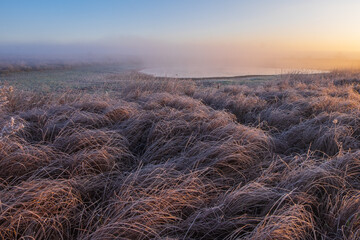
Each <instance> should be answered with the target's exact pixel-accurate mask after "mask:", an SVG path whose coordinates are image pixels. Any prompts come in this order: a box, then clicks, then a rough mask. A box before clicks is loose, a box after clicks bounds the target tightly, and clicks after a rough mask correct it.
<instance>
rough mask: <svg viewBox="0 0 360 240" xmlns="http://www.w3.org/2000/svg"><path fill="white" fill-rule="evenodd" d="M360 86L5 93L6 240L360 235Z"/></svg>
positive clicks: (147, 84) (293, 81) (161, 82)
mask: <svg viewBox="0 0 360 240" xmlns="http://www.w3.org/2000/svg"><path fill="white" fill-rule="evenodd" d="M359 79H360V77H359V76H358V75H357V74H356V73H348V72H333V73H330V74H323V75H289V76H283V79H282V80H280V81H274V82H271V83H267V84H263V85H260V86H253V87H249V86H235V85H233V86H219V87H214V88H213V87H206V86H203V85H201V83H199V82H196V81H190V80H171V79H144V76H142V75H139V76H136V77H135V79H134V80H132V81H128V80H126V81H124V82H122V83H125V84H124V85H119V86H118V88H117V91H114V92H112V93H107V94H100V93H92V94H87V93H82V94H81V95H80V96H79V94H77V93H75V92H68V93H53V94H51V95H49V94H47V95H39V94H35V93H32V92H19V91H17V90H14V91H12V90H11V91H10V90H9V91H8V90H6V89H5V88H4V90H3V91H2V92H1V94H2V97H1V98H0V99H1V113H2V115H1V117H0V129H2V131H1V136H0V169H1V170H0V238H1V239H358V238H359V237H360V215H359V211H360V201H359V197H360V180H359V176H360V130H359V127H358V126H359V122H360V109H359V106H360V94H359V90H360V80H359ZM152 80H153V81H152ZM121 86H122V87H121Z"/></svg>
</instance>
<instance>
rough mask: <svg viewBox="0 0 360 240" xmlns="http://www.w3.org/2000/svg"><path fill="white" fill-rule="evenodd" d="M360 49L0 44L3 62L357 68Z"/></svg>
mask: <svg viewBox="0 0 360 240" xmlns="http://www.w3.org/2000/svg"><path fill="white" fill-rule="evenodd" d="M359 59H360V57H359V54H354V53H351V54H347V53H346V52H345V53H344V52H330V51H328V52H327V51H322V52H315V51H310V50H306V49H305V50H302V51H300V50H296V49H281V47H280V46H276V45H271V44H270V43H266V42H257V43H252V42H230V41H229V42H226V41H212V42H211V41H207V43H204V42H202V41H198V42H197V41H192V42H191V43H186V42H181V43H180V42H170V41H167V42H165V41H161V40H152V39H143V38H137V37H133V38H132V37H123V38H118V39H111V40H102V41H98V42H92V43H62V44H55V43H33V44H21V43H11V44H10V43H9V44H0V61H1V62H2V63H4V62H17V61H28V62H32V61H33V62H63V63H92V62H126V61H131V62H136V63H137V64H139V67H140V68H173V67H178V68H183V69H186V68H196V67H199V68H203V69H204V68H208V69H211V68H232V69H236V68H257V67H261V68H284V69H290V68H293V69H318V70H330V69H335V68H358V67H359V66H360V64H359V63H360V61H359Z"/></svg>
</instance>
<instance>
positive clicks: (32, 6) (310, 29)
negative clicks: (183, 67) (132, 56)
mask: <svg viewBox="0 0 360 240" xmlns="http://www.w3.org/2000/svg"><path fill="white" fill-rule="evenodd" d="M359 11H360V1H356V0H343V1H338V0H311V1H310V0H302V1H297V0H287V1H285V0H254V1H243V0H237V1H236V0H181V1H180V0H177V1H176V0H118V1H116V0H97V1H96V0H77V1H75V0H72V1H70V0H61V1H60V0H31V1H30V0H0V32H1V34H0V47H1V46H8V45H9V44H12V45H14V44H15V45H16V44H20V45H21V44H22V45H26V44H36V46H41V45H51V44H53V45H56V44H58V45H59V44H62V45H64V44H65V45H66V44H68V45H71V44H72V45H76V46H79V45H86V44H90V45H91V44H98V45H99V44H100V45H101V44H102V45H108V46H110V47H111V46H113V45H114V43H117V45H123V49H124V48H125V49H127V50H128V51H131V49H130V47H132V48H133V50H134V51H142V50H145V51H150V50H151V49H154V46H156V47H157V49H156V51H160V50H159V49H160V47H161V46H162V45H164V46H167V47H168V48H167V49H166V50H164V51H168V50H169V49H174V46H177V45H181V46H184V45H186V46H188V48H187V51H188V52H191V51H193V49H195V50H196V49H197V47H198V46H201V47H202V50H203V52H206V51H208V49H211V51H213V52H214V53H213V55H214V56H215V55H216V54H219V53H220V52H225V53H226V55H229V54H230V55H231V54H232V53H233V54H234V55H241V54H244V52H246V51H247V52H246V54H252V55H259V54H263V55H266V54H267V55H275V54H277V55H281V54H282V55H284V53H286V54H288V55H294V54H300V53H301V54H303V53H307V54H308V53H316V52H321V53H332V54H337V55H339V54H340V55H341V54H349V53H353V52H356V53H358V52H360V31H358V26H359V24H360V14H359ZM171 44H173V45H171ZM174 44H175V45H174ZM176 44H177V45H176ZM115 45H116V44H115ZM144 46H147V48H146V47H144ZM189 46H190V47H189ZM141 47H142V48H141ZM129 49H130V50H129ZM139 49H140V50H139ZM214 49H215V50H214ZM0 50H1V49H0ZM7 50H9V51H10V50H11V48H8V47H7ZM251 51H253V52H251ZM179 52H184V51H179ZM175 54H176V53H175Z"/></svg>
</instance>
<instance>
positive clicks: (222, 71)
mask: <svg viewBox="0 0 360 240" xmlns="http://www.w3.org/2000/svg"><path fill="white" fill-rule="evenodd" d="M141 72H142V73H146V74H150V75H153V76H158V77H180V78H208V77H234V76H247V75H277V74H288V73H323V72H325V71H320V70H313V69H283V68H258V67H257V68H255V67H246V68H242V67H231V68H230V67H229V68H216V67H211V68H209V67H166V68H145V69H142V70H141Z"/></svg>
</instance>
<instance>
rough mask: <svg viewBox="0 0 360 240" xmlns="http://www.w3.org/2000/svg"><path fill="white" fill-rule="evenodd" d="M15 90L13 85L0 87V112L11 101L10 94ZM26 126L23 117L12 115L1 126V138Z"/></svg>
mask: <svg viewBox="0 0 360 240" xmlns="http://www.w3.org/2000/svg"><path fill="white" fill-rule="evenodd" d="M12 92H13V88H12V87H4V86H2V87H0V112H1V111H2V110H3V109H2V108H4V107H5V106H6V104H8V103H9V95H10V94H11V93H12ZM23 128H24V124H23V123H22V122H21V119H19V118H14V117H10V120H8V121H7V122H6V123H5V125H4V126H3V127H2V128H1V131H0V138H2V137H5V136H9V135H12V134H14V133H16V132H17V131H19V130H21V129H23Z"/></svg>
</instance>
